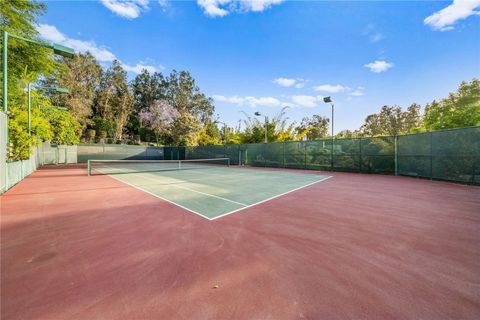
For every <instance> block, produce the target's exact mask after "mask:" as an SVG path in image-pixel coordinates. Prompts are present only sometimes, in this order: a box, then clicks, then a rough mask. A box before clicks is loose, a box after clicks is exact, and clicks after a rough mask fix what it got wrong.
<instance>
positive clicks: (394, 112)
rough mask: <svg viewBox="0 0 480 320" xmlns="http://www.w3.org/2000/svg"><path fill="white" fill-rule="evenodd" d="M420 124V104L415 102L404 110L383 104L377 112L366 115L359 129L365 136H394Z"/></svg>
mask: <svg viewBox="0 0 480 320" xmlns="http://www.w3.org/2000/svg"><path fill="white" fill-rule="evenodd" d="M420 124H421V118H420V106H419V105H418V104H416V103H414V104H412V105H411V106H410V107H408V109H407V111H405V112H404V111H402V109H401V108H400V107H399V106H394V107H389V106H383V107H382V109H381V110H380V112H379V113H375V114H371V115H369V116H367V118H366V119H365V123H364V124H363V125H362V127H361V128H360V130H361V131H362V134H364V135H367V136H378V135H389V136H394V135H398V134H401V133H406V132H409V131H411V130H412V129H414V128H418V127H419V126H420Z"/></svg>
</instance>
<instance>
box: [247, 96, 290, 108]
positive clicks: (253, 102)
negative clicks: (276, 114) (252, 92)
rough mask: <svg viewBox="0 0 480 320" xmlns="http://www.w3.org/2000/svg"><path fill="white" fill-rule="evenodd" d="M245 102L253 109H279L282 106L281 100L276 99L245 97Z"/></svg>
mask: <svg viewBox="0 0 480 320" xmlns="http://www.w3.org/2000/svg"><path fill="white" fill-rule="evenodd" d="M245 100H246V101H247V102H248V103H249V104H250V106H251V107H256V106H264V107H277V106H280V105H281V102H280V100H278V99H277V98H274V97H259V98H256V97H251V96H249V97H245Z"/></svg>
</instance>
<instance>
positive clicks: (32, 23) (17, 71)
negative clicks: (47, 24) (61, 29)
mask: <svg viewBox="0 0 480 320" xmlns="http://www.w3.org/2000/svg"><path fill="white" fill-rule="evenodd" d="M45 9H46V6H45V4H43V3H39V2H38V1H26V0H18V1H2V5H0V17H1V21H2V30H5V31H7V32H9V33H11V34H14V35H17V36H21V37H25V38H27V39H32V40H36V41H40V39H39V38H38V32H37V29H36V25H37V18H38V16H40V15H43V14H44V13H45ZM2 49H3V43H2V44H0V50H2ZM26 66H28V70H29V72H31V73H33V74H34V78H35V79H37V78H38V76H39V75H46V74H49V73H51V72H52V71H53V70H54V66H55V60H54V59H52V57H51V55H50V50H49V49H46V48H43V47H40V46H35V45H31V44H29V43H27V42H25V41H21V40H17V39H15V38H9V41H8V76H9V77H8V92H9V96H8V98H9V100H10V101H11V102H12V103H13V104H15V102H17V103H18V101H15V100H16V99H18V98H20V97H21V94H22V92H21V88H19V87H18V85H17V83H18V81H19V79H20V78H21V77H22V73H23V71H24V70H25V67H26ZM0 81H2V79H0ZM2 99H3V97H2Z"/></svg>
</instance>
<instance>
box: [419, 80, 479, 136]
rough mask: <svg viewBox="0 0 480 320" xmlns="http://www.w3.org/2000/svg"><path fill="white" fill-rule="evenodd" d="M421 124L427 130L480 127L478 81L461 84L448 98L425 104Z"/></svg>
mask: <svg viewBox="0 0 480 320" xmlns="http://www.w3.org/2000/svg"><path fill="white" fill-rule="evenodd" d="M423 123H424V125H425V128H426V129H427V130H442V129H451V128H460V127H468V126H476V125H480V80H478V79H473V80H472V81H471V82H470V83H467V82H462V83H461V84H460V86H459V88H458V90H457V92H455V93H450V94H449V95H448V98H445V99H442V100H440V101H438V102H437V101H433V102H432V103H429V104H427V105H426V107H425V115H424V121H423Z"/></svg>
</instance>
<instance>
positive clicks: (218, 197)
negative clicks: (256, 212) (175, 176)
mask: <svg viewBox="0 0 480 320" xmlns="http://www.w3.org/2000/svg"><path fill="white" fill-rule="evenodd" d="M131 174H133V175H135V176H137V175H138V174H136V173H131ZM147 174H149V173H147ZM141 177H142V178H144V179H148V180H150V181H153V182H158V180H157V179H153V178H150V177H148V176H147V177H144V176H143V175H142V176H141ZM171 186H174V187H177V188H180V189H185V190H188V191H192V192H196V193H199V194H203V195H205V196H208V197H212V198H217V199H220V200H223V201H228V202H231V203H235V204H239V205H241V206H244V207H246V206H248V204H245V203H241V202H237V201H234V200H230V199H227V198H224V197H220V196H216V195H214V194H210V193H206V192H202V191H197V190H195V189H190V188H188V187H183V186H179V185H176V184H171Z"/></svg>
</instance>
